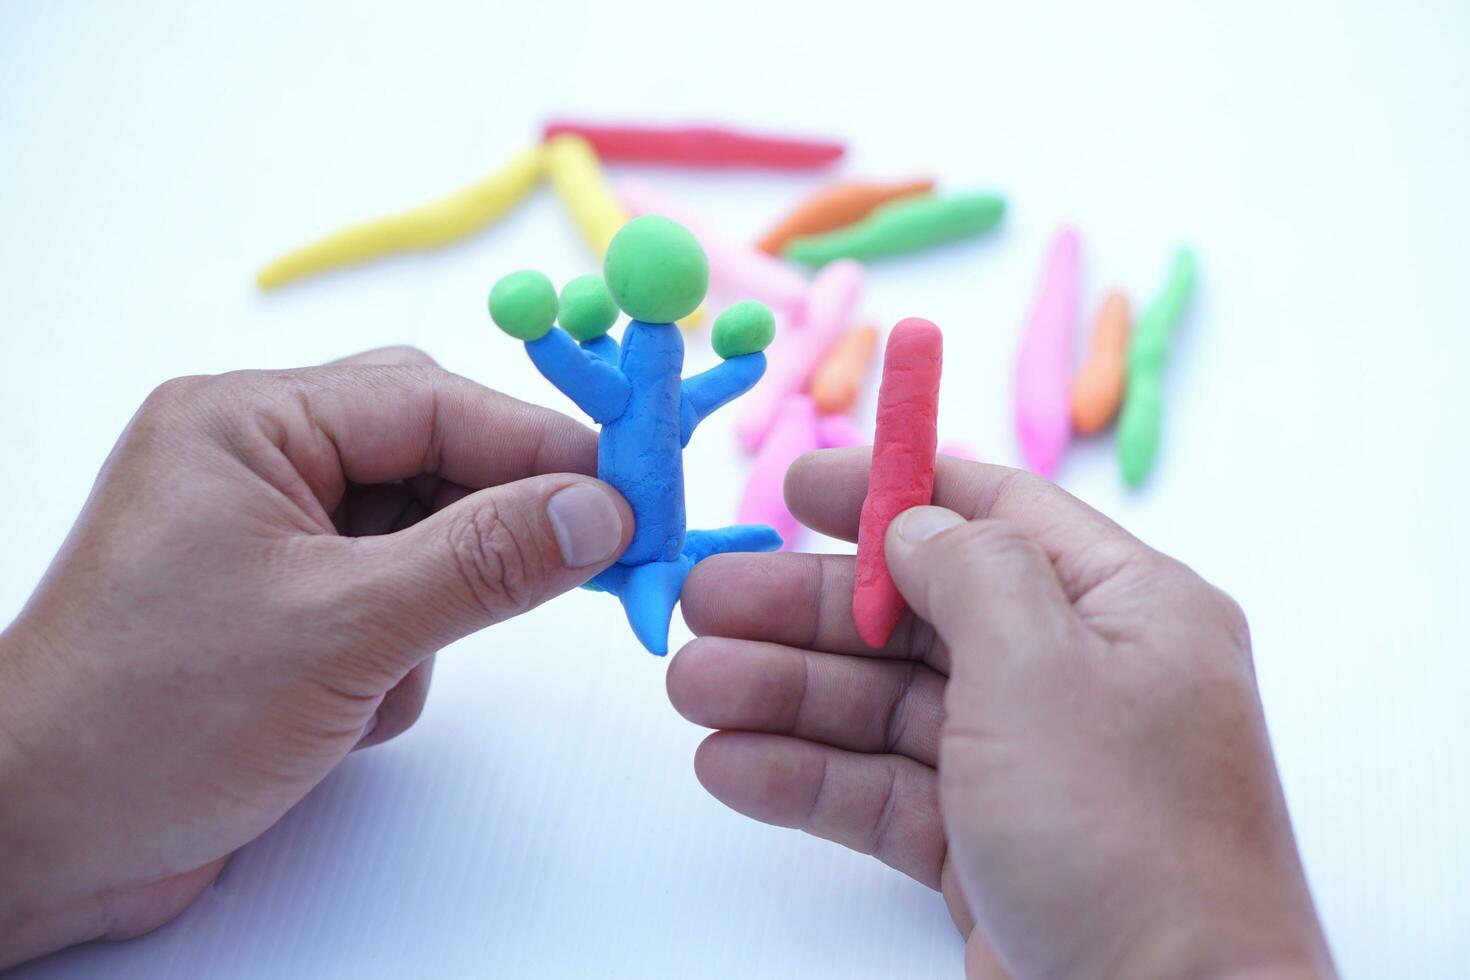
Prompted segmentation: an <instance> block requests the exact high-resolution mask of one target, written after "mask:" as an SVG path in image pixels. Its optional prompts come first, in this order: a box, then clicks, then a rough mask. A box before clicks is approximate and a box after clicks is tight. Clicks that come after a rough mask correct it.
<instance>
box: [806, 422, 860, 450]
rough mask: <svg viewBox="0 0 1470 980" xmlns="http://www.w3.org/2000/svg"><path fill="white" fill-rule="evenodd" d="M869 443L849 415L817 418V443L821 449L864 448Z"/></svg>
mask: <svg viewBox="0 0 1470 980" xmlns="http://www.w3.org/2000/svg"><path fill="white" fill-rule="evenodd" d="M870 441H871V440H870V439H868V437H867V436H866V435H864V434H863V430H862V429H859V428H858V426H857V423H856V422H854V421H853V420H852V416H850V415H821V416H818V418H817V442H818V443H819V444H820V445H821V447H822V448H823V449H846V448H847V447H849V446H866V445H867V444H868V443H869V442H870Z"/></svg>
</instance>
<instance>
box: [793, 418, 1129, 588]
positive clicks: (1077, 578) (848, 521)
mask: <svg viewBox="0 0 1470 980" xmlns="http://www.w3.org/2000/svg"><path fill="white" fill-rule="evenodd" d="M871 468H872V448H871V447H865V446H859V447H854V448H851V449H823V450H818V451H816V452H812V453H807V454H806V455H805V456H802V457H800V458H799V459H797V461H796V462H795V463H793V464H792V465H791V468H790V469H789V470H788V471H787V473H786V505H787V506H788V507H789V508H790V509H791V513H792V515H794V516H795V517H796V518H797V519H798V520H800V521H801V522H802V523H803V524H805V525H806V526H807V527H810V528H812V529H813V530H815V531H820V532H821V533H823V534H827V535H830V536H832V537H834V538H841V539H843V540H846V541H856V540H857V531H858V515H859V514H860V513H861V512H862V508H863V498H864V497H866V496H867V493H868V472H869V470H870V469H871ZM933 503H934V504H935V506H938V507H945V508H947V509H949V510H952V511H954V512H955V513H957V514H960V515H962V516H964V517H967V518H969V519H971V520H979V519H1000V520H1005V521H1008V522H1009V523H1011V524H1012V525H1014V526H1015V527H1016V529H1017V530H1019V531H1020V532H1021V533H1022V534H1024V535H1025V536H1026V537H1028V538H1030V539H1031V540H1033V541H1035V542H1036V543H1037V544H1038V545H1040V546H1041V548H1042V550H1043V551H1044V552H1046V555H1047V557H1048V558H1050V559H1051V561H1052V564H1053V565H1055V566H1056V569H1057V574H1058V576H1059V577H1060V578H1061V580H1062V582H1063V585H1064V586H1065V587H1066V589H1067V591H1068V595H1069V597H1070V598H1071V599H1072V600H1073V601H1076V599H1077V598H1078V596H1079V595H1080V594H1082V593H1085V592H1086V591H1088V589H1089V588H1090V587H1091V586H1092V585H1093V584H1095V583H1096V582H1097V581H1100V580H1101V579H1102V578H1104V577H1106V575H1107V574H1108V573H1110V572H1112V571H1116V564H1117V563H1118V562H1121V561H1123V560H1125V559H1126V558H1127V556H1128V555H1129V554H1132V553H1138V552H1140V551H1143V550H1145V546H1144V545H1143V544H1142V542H1140V541H1139V540H1138V539H1137V538H1135V537H1133V536H1132V535H1131V534H1129V533H1128V532H1127V531H1125V530H1123V528H1121V527H1119V526H1118V525H1117V524H1115V523H1114V522H1113V521H1112V520H1110V519H1109V518H1107V517H1106V516H1104V515H1103V514H1102V513H1100V512H1099V511H1097V510H1094V509H1093V508H1092V507H1089V506H1088V505H1087V504H1085V503H1083V502H1082V501H1080V500H1078V499H1077V498H1076V497H1074V496H1072V495H1071V494H1070V493H1067V492H1066V491H1065V490H1063V489H1062V488H1061V487H1058V486H1057V485H1056V484H1054V483H1051V482H1050V481H1048V480H1044V479H1042V478H1041V477H1039V476H1035V475H1034V474H1031V473H1027V472H1026V471H1024V470H1017V469H1012V468H1011V467H1008V466H996V465H994V464H991V463H977V462H974V461H971V460H964V459H956V458H954V457H953V456H944V455H941V456H939V458H938V460H937V462H936V464H935V471H934V500H933Z"/></svg>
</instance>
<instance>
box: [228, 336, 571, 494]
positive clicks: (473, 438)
mask: <svg viewBox="0 0 1470 980" xmlns="http://www.w3.org/2000/svg"><path fill="white" fill-rule="evenodd" d="M244 380H246V381H250V382H253V387H255V388H256V390H257V391H258V392H261V393H264V394H266V395H267V398H266V399H265V403H266V405H267V406H268V410H267V412H266V413H265V414H264V416H259V415H258V416H257V418H258V419H259V421H260V422H261V429H262V432H263V434H264V435H265V437H266V439H267V440H269V441H270V442H271V443H272V444H274V446H275V448H276V449H278V450H279V451H280V452H281V453H282V454H284V455H285V456H286V458H287V459H288V460H289V462H290V464H291V466H292V467H293V468H294V469H295V471H296V472H297V473H298V474H299V475H300V477H301V478H302V479H303V480H305V481H306V483H307V485H308V486H309V487H310V488H311V491H312V493H313V495H314V496H315V497H316V498H317V499H318V500H319V501H320V502H321V504H322V506H323V507H324V508H325V509H326V510H327V511H331V509H332V508H333V507H335V506H336V505H337V502H338V501H340V499H341V497H342V494H343V493H344V491H345V489H346V484H347V483H348V482H351V483H361V484H374V483H388V482H391V481H393V480H403V479H408V478H411V477H415V476H420V475H424V474H428V475H433V476H437V477H440V478H442V479H444V480H447V481H449V482H451V483H456V484H459V485H460V486H463V487H468V488H470V489H472V490H478V489H483V488H485V487H491V486H498V485H500V484H503V483H509V482H511V481H514V480H521V479H525V478H526V477H530V476H538V475H541V474H546V473H582V474H586V475H589V476H590V475H594V474H595V473H596V471H597V436H596V435H595V434H594V433H593V432H592V430H591V429H589V428H588V427H587V426H585V425H581V424H580V423H578V422H575V421H573V420H572V419H569V418H567V417H566V416H565V415H562V414H560V413H559V412H555V411H552V410H551V409H548V408H542V407H540V406H538V405H532V404H529V403H527V402H523V401H520V400H518V399H515V398H512V397H510V396H509V395H505V394H502V393H500V392H498V391H492V390H491V389H489V388H486V387H484V386H483V385H480V384H477V383H475V382H473V381H471V380H469V379H468V378H463V377H461V376H459V375H457V374H452V373H450V372H449V371H445V370H444V369H443V368H439V367H433V366H422V365H411V364H410V365H382V364H361V363H359V364H336V365H328V366H326V367H319V368H304V369H301V370H296V371H286V372H280V373H278V374H276V376H275V377H274V378H271V377H269V376H265V377H262V376H261V374H260V373H256V372H251V373H250V374H248V375H246V376H245V378H244ZM257 404H259V403H258V402H257Z"/></svg>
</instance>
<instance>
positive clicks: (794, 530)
mask: <svg viewBox="0 0 1470 980" xmlns="http://www.w3.org/2000/svg"><path fill="white" fill-rule="evenodd" d="M820 447H821V442H820V441H819V440H818V438H817V406H816V403H814V402H813V401H812V400H811V398H810V397H809V396H807V395H790V396H788V397H787V398H786V400H785V401H783V402H782V403H781V413H780V415H779V416H778V417H777V419H776V422H775V424H774V425H772V426H771V432H770V434H769V435H767V436H766V440H765V442H763V443H761V448H760V452H758V453H756V455H755V461H754V463H753V464H752V465H751V467H750V475H749V476H748V477H747V478H746V480H745V493H744V495H743V496H742V497H741V498H740V513H739V516H738V517H737V518H736V520H737V521H739V523H741V524H769V525H770V526H771V527H773V528H775V529H776V531H777V532H778V533H780V535H781V550H782V551H790V550H791V549H792V548H794V547H795V546H796V539H797V537H798V536H799V535H800V534H801V530H802V528H801V523H800V522H799V521H797V519H796V518H795V517H792V516H791V511H789V510H788V509H787V508H786V471H787V470H788V469H790V468H791V464H792V463H794V462H796V458H797V457H798V456H800V455H801V454H802V453H807V452H811V451H812V450H813V449H818V448H820Z"/></svg>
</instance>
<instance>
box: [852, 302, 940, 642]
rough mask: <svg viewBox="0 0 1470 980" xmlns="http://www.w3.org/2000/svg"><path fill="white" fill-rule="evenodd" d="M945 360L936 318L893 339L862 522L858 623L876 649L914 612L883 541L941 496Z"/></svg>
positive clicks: (898, 330) (910, 323)
mask: <svg viewBox="0 0 1470 980" xmlns="http://www.w3.org/2000/svg"><path fill="white" fill-rule="evenodd" d="M943 355H944V338H943V336H942V335H941V334H940V332H939V328H938V327H936V326H935V325H934V324H932V323H930V322H929V321H928V320H921V319H919V318H918V317H911V318H909V319H907V320H903V321H901V322H900V323H899V324H898V325H897V326H896V327H894V328H893V332H892V333H890V334H889V335H888V348H887V351H886V352H885V353H884V355H883V381H882V384H881V385H880V386H879V388H878V427H877V430H876V431H875V432H874V434H873V468H872V473H871V475H870V476H869V477H868V496H867V497H866V499H864V500H863V510H862V515H861V516H860V517H859V518H858V546H857V579H856V581H855V582H854V584H853V590H852V619H853V622H854V623H856V624H857V630H858V634H859V635H861V636H862V638H863V640H864V642H866V643H867V644H868V645H869V646H871V647H881V646H883V644H885V643H887V642H888V638H889V637H890V636H892V635H893V628H894V627H895V626H897V625H898V621H899V619H900V618H902V617H903V613H904V610H905V609H907V608H908V604H907V603H905V602H904V599H903V596H902V595H900V594H899V591H898V587H897V586H896V585H894V584H893V577H892V576H891V575H889V574H888V563H887V562H886V561H885V560H884V558H883V538H884V536H885V535H886V534H887V533H888V525H889V524H892V523H893V519H894V518H895V517H897V516H898V515H899V514H901V513H902V512H904V511H906V510H908V509H909V508H910V507H919V506H921V505H923V504H927V503H929V501H930V499H931V498H932V497H933V495H934V450H935V445H936V443H937V442H938V421H939V374H940V369H941V367H942V364H943V359H944V358H943Z"/></svg>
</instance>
